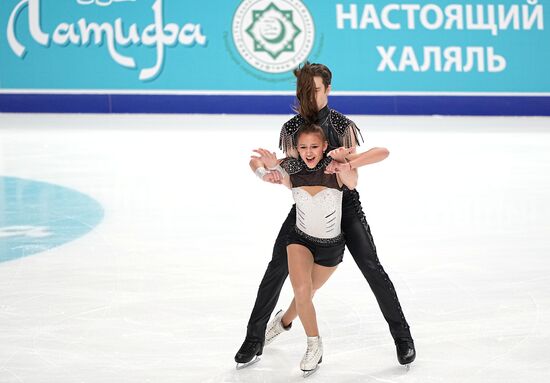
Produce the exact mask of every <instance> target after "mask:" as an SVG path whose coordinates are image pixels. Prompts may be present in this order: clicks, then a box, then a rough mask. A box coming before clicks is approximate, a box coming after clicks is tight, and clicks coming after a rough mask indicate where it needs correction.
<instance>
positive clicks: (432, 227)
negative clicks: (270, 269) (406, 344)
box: [0, 114, 550, 383]
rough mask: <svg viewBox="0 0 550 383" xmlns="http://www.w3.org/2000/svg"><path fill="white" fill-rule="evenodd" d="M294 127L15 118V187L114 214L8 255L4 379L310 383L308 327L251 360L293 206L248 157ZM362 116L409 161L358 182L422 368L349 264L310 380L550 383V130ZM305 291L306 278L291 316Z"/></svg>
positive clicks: (2, 151)
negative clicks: (241, 355)
mask: <svg viewBox="0 0 550 383" xmlns="http://www.w3.org/2000/svg"><path fill="white" fill-rule="evenodd" d="M288 117H289V116H204V115H178V116H165V115H150V116H149V115H138V116H126V115H114V116H107V115H63V116H59V115H13V114H4V115H2V114H0V181H1V180H2V178H4V179H7V178H12V179H14V178H15V179H17V180H33V181H40V182H45V183H48V184H54V185H59V186H62V187H64V188H68V189H71V190H75V191H78V192H80V193H83V194H85V195H86V196H88V197H90V198H91V199H93V200H95V201H97V202H98V203H99V204H100V205H101V207H102V209H103V217H102V219H101V221H100V222H99V223H98V224H97V226H95V227H93V228H91V227H90V229H91V230H90V231H89V232H88V233H87V234H85V235H83V236H81V237H78V238H76V239H74V240H72V241H69V242H66V243H64V244H62V245H59V246H56V247H53V248H50V249H47V250H45V251H40V252H36V253H34V254H32V255H31V254H29V255H28V256H25V257H20V258H17V259H12V260H8V261H5V262H1V263H0V382H2V383H21V382H25V383H27V382H28V383H31V382H32V383H38V382H44V383H45V382H47V383H52V382H55V383H77V382H78V383H80V382H94V383H111V382H112V383H123V382H132V383H134V382H135V383H145V382H151V383H164V382H178V383H179V382H212V383H216V382H302V381H304V379H303V378H302V377H301V372H300V370H299V362H300V359H301V357H302V355H303V352H304V351H305V334H304V332H303V329H302V327H301V324H300V323H299V322H297V323H295V326H294V327H293V329H292V331H291V332H289V333H285V334H283V335H282V336H281V337H280V339H277V340H276V341H275V342H274V343H273V344H272V345H270V346H268V347H266V348H265V349H264V354H263V356H262V360H261V361H260V362H259V363H257V364H255V365H253V366H251V367H250V368H248V369H245V370H239V371H237V370H236V369H235V364H234V362H233V356H234V354H235V352H236V351H237V349H238V348H239V346H240V344H241V342H242V341H243V339H244V336H245V331H246V324H247V321H248V317H249V314H250V311H251V309H252V306H253V303H254V298H255V295H256V290H257V287H258V285H259V282H260V280H261V278H262V276H263V273H264V270H265V268H266V266H267V263H268V261H269V259H270V257H271V249H272V246H273V242H274V240H275V237H276V235H277V232H278V230H279V228H280V225H281V224H282V222H283V220H284V218H285V217H286V215H287V214H288V211H289V209H290V207H291V204H292V197H291V193H290V192H289V191H288V190H285V189H284V188H283V187H281V186H277V185H271V184H267V183H261V182H260V181H259V180H258V179H257V178H256V177H254V175H253V174H252V173H251V172H250V170H249V168H248V160H249V155H250V154H251V149H253V148H256V147H260V146H262V147H266V148H269V149H273V150H276V148H277V144H278V139H279V128H280V126H281V124H282V123H283V122H284V121H286V119H287V118H288ZM350 117H352V119H353V120H354V121H355V122H356V123H357V125H358V126H359V127H360V128H361V130H362V133H363V135H364V137H365V139H366V142H365V144H364V145H363V146H362V148H365V149H366V148H368V147H371V146H385V147H387V148H388V149H389V150H390V153H391V154H390V157H389V158H388V159H387V160H385V161H384V162H382V163H379V164H375V165H372V166H370V167H365V168H362V169H361V170H360V173H359V186H358V190H359V192H360V194H361V200H362V203H363V209H364V211H365V213H366V216H367V220H368V222H369V224H370V226H371V230H372V233H373V236H374V240H375V243H376V245H377V249H378V254H379V257H380V260H381V262H382V264H383V266H384V267H385V269H386V271H387V272H388V274H389V275H390V277H391V279H392V281H393V283H394V285H395V287H396V289H397V293H398V295H399V298H400V301H401V304H402V307H403V310H404V312H405V316H406V318H407V320H408V321H409V324H410V325H411V330H412V334H413V336H414V339H415V344H416V348H417V355H418V356H417V360H416V362H415V363H414V364H413V366H412V368H411V370H410V371H408V372H407V371H406V370H405V369H404V368H403V367H402V366H400V365H399V364H398V363H397V360H396V356H395V348H394V345H393V342H392V339H391V336H390V334H389V331H388V328H387V325H386V323H385V321H384V319H383V317H382V315H381V313H380V310H379V308H378V306H377V304H376V301H375V299H374V297H373V295H372V293H371V291H370V289H369V287H368V285H367V283H366V281H365V280H364V279H363V277H362V275H361V274H360V272H359V270H358V268H357V267H356V265H355V263H354V261H353V259H352V257H351V255H350V254H349V253H348V252H346V254H345V257H344V262H343V263H342V264H341V266H340V267H339V269H338V270H337V271H336V273H335V274H334V276H333V277H332V279H331V280H329V282H328V283H327V285H326V286H325V287H324V288H323V289H322V290H321V291H320V292H319V293H318V295H317V296H316V299H315V305H316V309H317V314H318V319H319V325H320V332H321V335H322V336H323V340H324V348H325V353H324V358H323V363H322V365H321V367H320V369H319V371H318V372H317V373H316V374H315V375H314V376H312V377H310V378H308V379H307V380H309V381H311V382H338V383H344V382H383V383H390V382H409V383H413V382H418V383H431V382H445V383H454V382H457V383H458V382H460V383H462V382H468V383H476V382H479V383H491V382H495V383H497V382H498V383H505V382H529V383H535V382H536V383H543V382H548V381H550V361H549V352H550V351H549V344H550V119H548V118H458V117H445V118H443V117H372V116H370V117H369V116H350ZM279 153H280V152H279ZM0 185H2V184H1V183H0ZM5 190H6V189H5V188H4V189H2V188H1V187H0V214H1V215H2V216H4V217H8V218H9V215H10V214H11V213H10V212H12V211H13V209H14V206H7V204H6V201H8V200H9V201H13V200H11V199H9V198H7V196H5V195H2V193H6V191H5ZM68 201H69V200H68ZM13 203H14V202H10V203H9V204H8V205H11V204H13ZM67 203H69V202H67ZM76 208H77V209H78V208H79V207H78V206H77V207H76ZM33 209H36V211H37V213H40V214H43V215H42V216H44V217H47V216H48V215H47V214H46V213H48V209H55V207H52V206H49V204H48V203H43V204H38V205H36V206H34V207H33ZM50 213H51V212H50ZM48 223H49V222H47V220H46V222H41V224H42V225H44V226H46V227H47V226H48ZM2 230H4V233H6V230H7V229H6V228H2V227H0V233H1V232H2ZM8 231H9V230H8ZM11 235H12V236H13V235H14V234H13V232H12V234H11ZM7 238H9V236H4V237H2V236H0V242H2V241H4V243H7V242H5V241H7ZM0 249H3V251H8V250H9V249H7V246H6V245H0ZM291 297H292V293H291V286H290V282H289V281H287V283H286V284H285V286H284V288H283V292H282V294H281V298H280V301H279V305H278V307H281V308H283V307H286V305H287V304H288V302H289V301H290V299H291Z"/></svg>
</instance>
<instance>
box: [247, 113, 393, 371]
mask: <svg viewBox="0 0 550 383" xmlns="http://www.w3.org/2000/svg"><path fill="white" fill-rule="evenodd" d="M296 139H297V151H298V158H293V157H287V158H285V159H284V160H282V161H279V160H278V159H277V158H276V156H275V153H271V152H269V151H267V150H265V149H257V150H254V151H255V152H256V153H257V154H259V156H252V161H251V162H252V163H253V165H254V167H256V168H260V169H261V168H264V169H265V168H268V169H271V170H277V171H278V173H279V174H280V175H281V177H282V178H281V179H280V180H279V181H280V183H282V184H283V185H285V186H286V187H288V188H289V189H292V194H293V197H294V200H295V202H296V224H295V226H294V228H293V230H291V231H290V232H289V235H288V241H287V247H286V249H287V259H288V271H289V274H290V281H291V284H292V288H293V290H294V299H293V300H292V302H291V303H290V306H289V307H288V310H287V311H286V314H285V316H286V317H287V318H288V319H289V320H290V321H292V320H293V319H295V318H296V317H297V316H298V317H300V321H301V322H302V325H303V327H304V330H305V333H306V335H307V349H306V352H305V354H304V357H303V358H302V361H301V363H300V369H301V370H302V371H303V374H304V377H306V376H309V375H311V374H312V373H313V372H315V371H316V370H317V368H318V364H319V363H321V362H322V358H323V343H322V340H321V336H320V335H319V329H318V326H317V319H316V314H315V308H314V306H313V302H312V298H313V295H314V294H315V292H316V291H317V290H318V289H319V288H321V286H323V284H324V283H325V282H326V281H327V280H328V278H329V277H330V276H331V275H332V273H333V272H334V271H335V270H336V267H337V266H338V264H339V263H340V262H342V257H343V254H344V248H345V242H344V236H343V234H342V230H341V225H340V223H341V218H342V195H343V191H342V190H343V185H345V186H346V187H347V188H348V189H350V190H352V189H354V188H355V186H356V185H357V170H356V168H355V167H354V165H361V166H362V165H366V164H369V163H374V162H379V161H382V160H383V159H385V158H386V157H387V156H388V154H389V153H388V151H387V150H386V149H385V148H373V149H371V150H369V151H367V152H364V153H361V154H350V155H349V156H348V160H349V161H347V162H345V163H343V164H339V165H335V166H333V167H332V169H333V171H332V172H327V165H328V164H329V163H330V162H331V161H332V158H331V157H330V156H327V155H326V150H327V148H328V141H327V139H326V137H325V134H324V132H323V129H322V128H320V127H319V126H317V125H312V124H306V125H303V126H302V127H301V128H300V130H299V131H298V132H297V136H296ZM343 150H345V151H346V154H349V153H350V151H349V150H348V149H345V148H343V149H337V150H335V151H332V152H331V153H332V154H334V155H335V156H336V157H339V156H340V155H341V152H342V151H343ZM260 172H261V171H260ZM259 176H260V178H263V177H262V176H261V175H260V174H259ZM282 315H283V314H281V312H279V313H278V314H277V316H276V317H275V318H274V320H273V321H272V322H271V323H270V326H269V327H268V328H269V329H268V334H267V335H266V344H268V343H270V342H271V341H272V340H273V338H275V337H276V336H277V335H279V334H280V333H281V332H282V331H284V328H283V326H282V324H281V318H282Z"/></svg>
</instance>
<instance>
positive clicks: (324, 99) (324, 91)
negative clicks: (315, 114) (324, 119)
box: [313, 76, 330, 110]
mask: <svg viewBox="0 0 550 383" xmlns="http://www.w3.org/2000/svg"><path fill="white" fill-rule="evenodd" d="M313 81H315V101H316V102H317V108H318V109H319V110H321V109H323V108H324V107H325V106H326V105H327V104H328V94H329V93H330V85H329V86H327V87H326V88H325V84H323V78H322V77H320V76H314V77H313Z"/></svg>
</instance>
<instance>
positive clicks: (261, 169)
mask: <svg viewBox="0 0 550 383" xmlns="http://www.w3.org/2000/svg"><path fill="white" fill-rule="evenodd" d="M254 174H256V176H257V177H258V178H259V179H261V180H262V181H263V179H264V176H265V175H266V174H267V170H265V168H264V167H263V166H260V167H259V168H258V169H256V170H254Z"/></svg>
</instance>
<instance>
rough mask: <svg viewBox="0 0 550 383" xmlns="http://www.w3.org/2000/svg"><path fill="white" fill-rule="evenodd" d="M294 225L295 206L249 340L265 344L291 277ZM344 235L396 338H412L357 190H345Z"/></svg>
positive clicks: (262, 285)
mask: <svg viewBox="0 0 550 383" xmlns="http://www.w3.org/2000/svg"><path fill="white" fill-rule="evenodd" d="M295 224H296V206H295V205H294V206H293V207H292V209H291V210H290V213H288V216H287V218H286V220H285V222H284V223H283V226H282V227H281V230H280V231H279V235H278V236H277V239H276V241H275V246H274V247H273V256H272V258H271V261H270V262H269V265H268V266H267V270H266V272H265V274H264V277H263V279H262V282H261V283H260V287H259V288H258V294H257V296H256V303H255V304H254V308H253V309H252V314H251V315H250V319H249V321H248V326H247V334H246V338H247V339H249V340H253V341H261V342H263V341H264V338H265V330H266V326H267V322H268V321H269V317H270V316H271V313H272V312H273V310H274V309H275V306H276V304H277V301H278V300H279V295H280V293H281V289H282V287H283V284H284V282H285V280H286V278H287V276H288V260H287V252H286V246H287V236H288V233H290V232H291V230H293V229H294V226H295ZM342 232H343V233H344V237H345V240H346V246H347V248H348V250H349V252H350V253H351V255H352V256H353V259H354V260H355V263H356V264H357V266H358V267H359V269H360V270H361V272H362V273H363V275H364V277H365V279H366V280H367V282H368V283H369V285H370V288H371V290H372V292H373V293H374V296H375V297H376V300H377V301H378V305H379V306H380V310H381V311H382V314H383V315H384V318H385V319H386V322H388V325H389V328H390V332H391V334H392V336H393V338H394V339H397V338H410V337H411V333H410V330H409V325H408V324H407V321H406V320H405V316H404V315H403V311H402V310H401V305H400V304H399V299H398V298H397V294H396V292H395V288H394V287H393V283H392V282H391V280H390V278H389V276H388V274H387V273H386V272H385V271H384V268H383V267H382V265H381V264H380V261H379V260H378V256H377V254H376V247H375V245H374V241H373V239H372V235H371V232H370V228H369V225H368V223H367V220H366V218H365V214H364V213H363V209H362V207H361V201H360V200H359V193H358V192H357V191H356V190H348V189H346V188H344V196H343V201H342Z"/></svg>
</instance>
